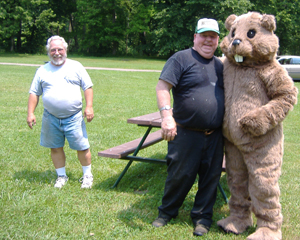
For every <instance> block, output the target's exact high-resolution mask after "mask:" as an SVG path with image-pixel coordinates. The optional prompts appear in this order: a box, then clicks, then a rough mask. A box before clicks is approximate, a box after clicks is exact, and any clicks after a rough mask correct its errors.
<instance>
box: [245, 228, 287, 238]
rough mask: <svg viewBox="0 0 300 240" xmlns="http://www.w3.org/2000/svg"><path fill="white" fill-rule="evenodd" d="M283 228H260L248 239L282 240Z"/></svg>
mask: <svg viewBox="0 0 300 240" xmlns="http://www.w3.org/2000/svg"><path fill="white" fill-rule="evenodd" d="M281 239H282V235H281V230H277V231H273V230H271V229H270V228H267V227H261V228H258V229H257V230H256V231H255V232H254V233H252V234H251V235H250V236H248V237H247V240H281Z"/></svg>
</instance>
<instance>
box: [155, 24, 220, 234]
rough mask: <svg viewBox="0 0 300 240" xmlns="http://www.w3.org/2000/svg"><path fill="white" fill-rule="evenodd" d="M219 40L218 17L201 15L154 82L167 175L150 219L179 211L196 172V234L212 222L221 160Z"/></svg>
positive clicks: (161, 222) (172, 215)
mask: <svg viewBox="0 0 300 240" xmlns="http://www.w3.org/2000/svg"><path fill="white" fill-rule="evenodd" d="M218 40H219V26H218V23H217V21H216V20H214V19H207V18H204V19H200V20H199V21H198V23H197V27H196V32H195V34H194V46H193V47H192V48H190V49H187V50H183V51H179V52H177V53H175V54H174V55H173V56H172V57H170V58H169V59H168V61H167V62H166V64H165V66H164V68H163V70H162V73H161V75H160V78H159V82H158V84H157V86H156V93H157V104H158V107H159V109H160V113H161V117H162V124H161V128H162V137H163V138H164V139H165V140H167V141H168V155H167V164H168V177H167V180H166V183H165V190H164V196H163V198H162V205H161V206H160V207H159V208H158V209H159V215H158V218H157V219H156V220H155V221H154V222H153V223H152V225H153V226H155V227H161V226H164V225H166V224H167V223H168V222H169V221H170V220H171V219H172V218H175V217H176V216H177V215H178V210H179V208H180V207H181V205H182V203H183V201H184V199H185V197H186V195H187V194H188V192H189V191H190V189H191V187H192V186H193V184H194V182H195V179H196V177H197V175H198V176H199V180H198V191H197V194H196V196H195V201H194V206H193V209H192V211H191V218H192V220H193V223H194V225H195V229H194V235H197V236H202V235H203V234H205V233H207V232H208V231H209V228H210V226H211V224H212V214H213V205H214V203H215V200H216V193H217V185H218V182H219V179H220V176H221V172H222V161H223V136H222V129H221V125H222V121H223V114H224V92H223V90H224V89H223V65H222V63H221V61H220V60H219V59H218V58H216V57H215V56H214V52H215V50H216V49H217V46H218ZM171 89H172V93H173V103H174V104H173V109H172V108H171V107H170V104H171V95H170V90H171Z"/></svg>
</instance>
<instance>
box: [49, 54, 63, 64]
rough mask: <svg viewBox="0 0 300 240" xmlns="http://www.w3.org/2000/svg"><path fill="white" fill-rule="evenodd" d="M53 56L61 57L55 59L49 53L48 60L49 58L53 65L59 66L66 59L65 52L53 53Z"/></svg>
mask: <svg viewBox="0 0 300 240" xmlns="http://www.w3.org/2000/svg"><path fill="white" fill-rule="evenodd" d="M55 57H61V59H60V60H56V59H54V58H53V57H52V56H51V55H50V54H49V58H50V60H51V62H52V63H53V64H54V65H55V66H60V65H62V64H63V63H64V62H65V61H66V59H67V54H66V55H64V56H63V55H55Z"/></svg>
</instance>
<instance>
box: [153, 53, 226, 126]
mask: <svg viewBox="0 0 300 240" xmlns="http://www.w3.org/2000/svg"><path fill="white" fill-rule="evenodd" d="M159 79H161V80H164V81H166V82H168V83H170V84H172V85H173V88H172V93H173V98H174V105H173V115H174V118H175V121H176V122H178V123H179V124H181V125H183V126H185V127H190V128H198V129H216V128H218V127H220V126H221V125H222V121H223V115H224V87H223V64H222V62H221V61H220V60H219V59H218V58H216V57H213V58H211V59H206V58H203V57H202V56H201V55H200V54H199V53H198V52H197V51H195V50H194V49H192V48H190V49H187V50H183V51H179V52H177V53H175V54H174V55H173V56H172V57H170V58H169V59H168V61H167V62H166V64H165V66H164V68H163V70H162V72H161V75H160V78H159Z"/></svg>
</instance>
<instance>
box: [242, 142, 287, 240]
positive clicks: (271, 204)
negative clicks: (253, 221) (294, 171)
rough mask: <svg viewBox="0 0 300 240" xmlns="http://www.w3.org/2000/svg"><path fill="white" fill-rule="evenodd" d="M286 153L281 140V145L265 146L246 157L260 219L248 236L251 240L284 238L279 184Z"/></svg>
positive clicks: (255, 205)
mask: <svg viewBox="0 0 300 240" xmlns="http://www.w3.org/2000/svg"><path fill="white" fill-rule="evenodd" d="M282 155H283V149H282V142H280V143H279V144H277V146H276V145H275V146H274V145H272V146H265V147H263V148H262V149H259V150H257V151H255V152H251V153H249V154H248V156H245V159H246V161H247V165H248V170H249V193H250V197H251V200H252V206H251V210H252V211H253V213H254V214H255V216H256V218H257V229H256V231H255V232H254V233H253V234H251V235H250V236H248V238H247V239H248V240H280V239H282V236H281V225H282V215H281V205H280V203H279V195H280V190H279V185H278V179H279V176H280V174H281V163H282Z"/></svg>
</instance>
